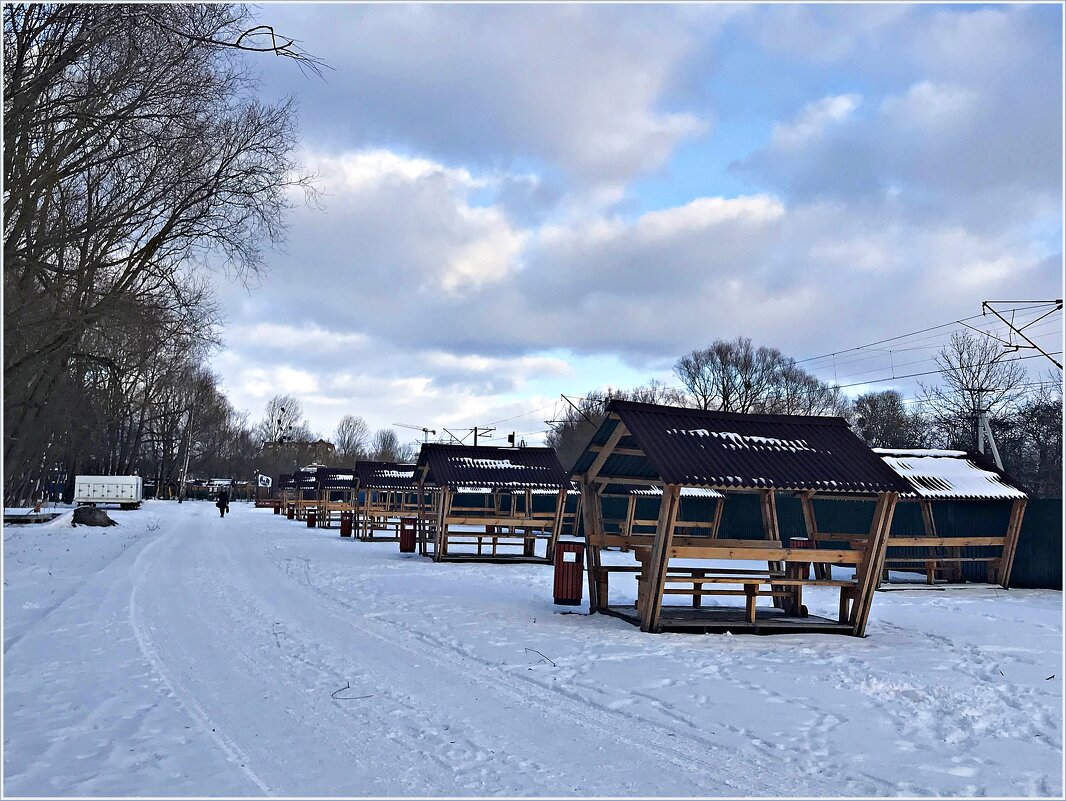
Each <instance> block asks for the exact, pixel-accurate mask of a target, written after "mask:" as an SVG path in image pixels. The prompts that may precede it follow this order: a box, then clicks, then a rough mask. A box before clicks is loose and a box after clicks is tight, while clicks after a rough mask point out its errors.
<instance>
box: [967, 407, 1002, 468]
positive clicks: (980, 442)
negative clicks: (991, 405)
mask: <svg viewBox="0 0 1066 801" xmlns="http://www.w3.org/2000/svg"><path fill="white" fill-rule="evenodd" d="M992 391H993V388H990V387H977V388H976V389H975V390H974V392H976V393H977V401H976V405H975V407H974V410H973V419H974V438H975V439H976V440H977V450H978V452H980V453H984V452H985V438H986V437H987V438H988V445H989V447H990V448H991V449H992V459H993V460H994V461H995V463H996V467H998V468H999V469H1000V470H1002V469H1003V460H1002V459H1000V458H999V448H998V447H996V440H995V438H994V437H993V436H992V426H991V424H990V423H989V422H988V411H989V410H988V407H987V406H985V405H984V403H983V398H984V393H986V392H992Z"/></svg>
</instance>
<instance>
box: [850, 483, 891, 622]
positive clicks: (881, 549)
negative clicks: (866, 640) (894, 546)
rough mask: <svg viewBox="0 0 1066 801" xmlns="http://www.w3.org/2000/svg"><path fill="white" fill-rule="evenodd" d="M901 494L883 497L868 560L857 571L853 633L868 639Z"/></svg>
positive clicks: (868, 548) (870, 542) (878, 508)
mask: <svg viewBox="0 0 1066 801" xmlns="http://www.w3.org/2000/svg"><path fill="white" fill-rule="evenodd" d="M898 497H899V493H896V492H886V493H883V494H882V495H881V497H880V498H879V499H878V501H877V506H876V507H875V509H874V517H873V520H872V521H871V522H870V541H869V543H868V544H867V546H866V547H867V552H866V560H865V562H864V563H863V564H862V565H860V566H859V569H858V570H857V571H856V583H857V586H856V589H855V596H854V597H855V600H854V601H853V602H852V610H851V615H852V623H853V624H854V629H853V630H852V631H853V633H854V634H855V636H856V637H865V636H866V623H867V621H868V620H869V618H870V608H871V607H872V606H873V599H874V593H875V591H876V590H877V585H878V584H879V583H880V580H881V571H882V570H884V567H885V553H886V552H887V551H888V538H889V533H890V532H891V530H892V516H893V514H894V513H895V511H896V499H897V498H898Z"/></svg>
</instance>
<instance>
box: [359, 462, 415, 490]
mask: <svg viewBox="0 0 1066 801" xmlns="http://www.w3.org/2000/svg"><path fill="white" fill-rule="evenodd" d="M355 474H356V476H357V477H358V478H359V488H360V489H380V490H413V489H417V488H418V483H417V482H416V481H415V479H414V475H415V466H414V465H413V464H400V463H398V462H356V463H355Z"/></svg>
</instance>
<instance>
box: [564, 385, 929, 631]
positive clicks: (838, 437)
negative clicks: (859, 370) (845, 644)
mask: <svg viewBox="0 0 1066 801" xmlns="http://www.w3.org/2000/svg"><path fill="white" fill-rule="evenodd" d="M607 411H608V415H607V419H606V420H604V422H603V424H602V425H601V426H600V428H599V430H598V431H597V432H596V434H595V435H594V436H593V438H592V440H591V441H590V442H589V444H588V445H587V446H586V449H585V452H584V453H583V454H582V455H581V457H580V458H579V459H578V461H577V463H576V465H575V467H574V469H573V471H572V475H573V476H574V478H576V479H577V480H578V482H579V484H580V487H581V505H582V519H583V522H584V530H585V537H586V559H587V569H588V581H589V598H590V602H589V607H590V611H591V612H600V613H604V614H609V615H614V616H617V617H620V618H622V619H624V620H627V621H629V622H631V623H635V624H639V625H640V628H641V630H642V631H647V632H659V631H736V632H744V631H748V632H756V633H774V632H784V631H789V632H801V631H808V632H827V633H842V634H852V635H855V636H864V635H865V632H866V624H867V621H868V619H869V614H870V606H871V603H872V600H873V594H874V591H875V590H876V588H877V583H878V579H879V577H880V575H881V570H882V568H883V563H884V558H885V550H886V545H887V541H888V536H889V530H890V528H891V525H892V515H893V512H894V510H895V505H896V500H897V497H898V495H899V493H901V492H904V491H906V490H907V489H908V485H907V484H906V483H905V482H904V481H902V480H901V479H900V478H899V476H898V475H896V474H895V473H894V472H893V471H892V470H890V469H889V468H888V467H887V465H885V464H884V462H882V461H881V460H880V459H879V458H878V457H877V456H875V455H874V454H873V452H872V451H870V449H869V448H868V447H866V445H865V444H864V443H863V442H862V441H861V440H859V439H858V438H857V437H856V436H855V435H854V434H852V433H851V431H850V429H849V428H848V425H847V422H846V421H845V420H844V419H843V418H839V417H800V416H791V415H743V414H731V413H726V412H710V411H702V410H696V409H681V408H676V407H669V406H657V405H653V404H643V403H633V402H628V401H617V400H616V401H612V402H611V403H610V404H609V405H608V407H607ZM649 485H652V486H654V487H657V488H659V489H660V491H661V496H660V501H659V505H658V506H659V508H658V514H657V516H656V519H655V523H654V529H653V530H651V531H649V530H648V529H650V528H651V522H650V520H640V521H639V523H638V521H637V520H636V519H631V518H630V516H628V515H627V519H628V522H629V525H628V528H623V529H622V530H618V531H617V533H615V532H613V531H611V530H610V528H609V526H608V525H607V521H605V520H604V515H603V501H604V499H605V498H609V497H611V496H615V497H620V498H629V499H631V498H632V497H633V492H632V488H633V487H634V486H637V487H641V488H647V487H648V486H649ZM687 488H702V489H704V490H713V491H714V492H715V493H718V494H720V495H721V496H722V497H721V498H720V499H719V501H718V502H716V503H715V505H714V511H713V512H711V513H710V514H708V515H706V516H705V517H704V518H703V519H699V520H697V519H692V518H691V516H687V515H683V514H682V513H681V512H682V501H683V499H682V493H683V491H684V490H685V489H687ZM777 492H793V493H797V494H799V495H800V496H801V497H805V498H807V499H809V500H811V499H813V498H815V497H838V498H841V497H842V498H853V499H859V498H861V499H874V500H875V501H876V503H875V505H874V511H873V514H872V516H871V520H870V523H869V526H868V528H867V529H866V531H864V532H858V533H856V534H854V535H849V537H851V539H852V542H853V547H848V548H843V549H842V548H819V547H818V542H817V541H810V542H807V543H804V545H813V546H815V547H813V548H811V547H789V546H787V545H784V544H782V541H781V532H780V528H779V526H778V519H777V502H776V493H777ZM734 493H757V494H758V496H759V499H760V509H761V517H762V532H761V535H762V538H761V539H722V538H720V537H719V536H718V533H719V524H720V521H721V515H722V506H723V503H725V502H727V501H726V499H727V498H728V497H729V495H731V494H734ZM610 546H619V547H621V548H623V549H625V550H629V551H632V552H633V554H634V556H635V558H636V561H637V563H638V564H637V565H636V566H626V565H613V564H605V563H604V561H603V558H602V552H603V550H604V549H605V548H608V547H610ZM691 560H697V563H698V566H693V565H692V564H691V563H690V561H691ZM751 562H757V563H761V564H760V565H758V566H752V565H751V564H750V563H751ZM722 563H725V564H727V565H729V566H728V567H723V566H722ZM742 563H748V564H742ZM812 564H814V565H819V564H821V565H833V564H836V565H843V566H846V567H850V568H853V569H854V574H853V576H851V577H848V578H841V579H834V578H832V577H831V574H829V573H828V572H827V571H820V574H816V575H815V576H814V577H811V576H810V566H811V565H812ZM761 565H765V568H763V567H762V566H761ZM618 572H627V573H636V574H637V586H638V589H637V601H636V604H635V608H634V606H633V605H631V604H617V603H611V599H610V597H609V585H608V582H609V576H610V575H611V574H612V573H618ZM805 587H828V588H834V589H836V590H838V592H839V604H838V614H837V617H836V619H835V620H834V619H831V618H825V617H817V616H814V615H809V614H808V612H807V609H806V607H805V606H804V604H803V595H802V593H803V590H804V588H805ZM675 595H682V596H688V597H689V598H691V606H689V607H679V606H675V605H664V598H665V597H667V596H675ZM708 596H735V597H740V598H743V599H744V607H743V609H742V610H739V609H736V608H732V607H723V606H704V605H703V599H704V598H706V597H708ZM760 597H765V598H770V599H771V600H772V602H773V609H771V610H767V611H766V612H764V613H763V614H762V619H760V617H759V616H757V614H756V603H757V600H758V599H759V598H760Z"/></svg>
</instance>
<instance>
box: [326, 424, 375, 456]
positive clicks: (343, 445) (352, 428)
mask: <svg viewBox="0 0 1066 801" xmlns="http://www.w3.org/2000/svg"><path fill="white" fill-rule="evenodd" d="M369 438H370V430H369V428H367V425H366V420H364V419H363V418H362V417H359V416H358V415H354V414H346V415H344V417H342V418H341V419H340V422H339V423H337V430H336V432H335V433H334V435H333V441H334V444H335V445H336V446H337V456H338V457H340V458H342V459H346V460H347V461H349V462H355V461H358V460H359V459H363V458H365V457H366V452H367V447H368V440H369Z"/></svg>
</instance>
